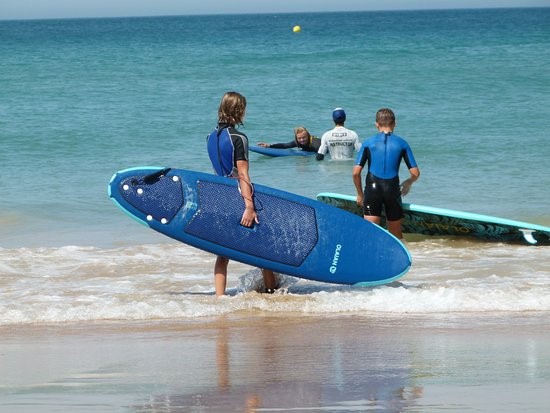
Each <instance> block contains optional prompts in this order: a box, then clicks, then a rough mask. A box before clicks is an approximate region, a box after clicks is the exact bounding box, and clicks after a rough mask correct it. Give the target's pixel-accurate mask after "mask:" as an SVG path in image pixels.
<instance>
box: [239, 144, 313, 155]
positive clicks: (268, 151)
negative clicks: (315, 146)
mask: <svg viewBox="0 0 550 413" xmlns="http://www.w3.org/2000/svg"><path fill="white" fill-rule="evenodd" d="M248 149H249V150H250V151H252V152H256V153H259V154H262V155H266V156H274V157H279V156H311V155H315V154H316V153H317V152H308V151H303V150H301V149H298V148H288V149H282V148H266V147H263V146H249V147H248Z"/></svg>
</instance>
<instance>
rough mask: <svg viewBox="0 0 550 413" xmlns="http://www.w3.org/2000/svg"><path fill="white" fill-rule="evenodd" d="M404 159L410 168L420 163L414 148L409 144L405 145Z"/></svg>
mask: <svg viewBox="0 0 550 413" xmlns="http://www.w3.org/2000/svg"><path fill="white" fill-rule="evenodd" d="M403 160H404V161H405V163H406V164H407V167H408V168H409V169H411V168H417V167H418V165H417V163H416V159H414V155H413V153H412V149H411V147H410V146H409V145H408V144H407V146H406V147H405V151H404V154H403Z"/></svg>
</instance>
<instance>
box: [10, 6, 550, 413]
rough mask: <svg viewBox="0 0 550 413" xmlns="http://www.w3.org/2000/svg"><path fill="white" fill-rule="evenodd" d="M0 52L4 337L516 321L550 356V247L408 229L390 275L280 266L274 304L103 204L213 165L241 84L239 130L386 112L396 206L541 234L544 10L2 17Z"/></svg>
mask: <svg viewBox="0 0 550 413" xmlns="http://www.w3.org/2000/svg"><path fill="white" fill-rule="evenodd" d="M295 25H300V26H301V28H302V30H301V32H299V33H294V32H293V30H292V28H293V26H295ZM0 56H1V58H0V168H1V175H0V189H1V195H0V200H1V202H0V328H2V329H4V330H3V331H6V330H5V329H8V331H9V329H12V328H19V327H22V326H27V327H28V326H50V325H53V326H59V325H61V326H63V325H75V324H76V325H79V326H82V325H84V326H86V325H88V324H90V325H92V324H93V325H97V324H100V325H101V324H102V323H112V322H116V323H122V324H124V323H132V322H136V321H137V322H144V323H158V322H159V321H178V322H180V321H182V320H183V321H184V322H189V323H201V322H205V323H206V322H207V321H208V320H211V319H212V318H216V317H220V316H223V317H229V318H231V317H242V316H243V314H244V315H251V316H257V317H262V316H265V315H266V314H267V315H269V316H274V317H278V316H279V314H281V313H284V314H285V316H288V317H291V318H295V317H298V318H299V317H305V318H309V317H330V318H332V319H337V318H338V317H348V316H352V317H358V318H360V319H365V320H375V322H376V323H381V324H383V323H385V321H384V320H395V319H399V320H406V321H410V322H411V323H421V324H422V323H424V324H428V325H430V326H431V327H432V328H434V329H437V328H443V327H445V328H448V327H449V326H450V325H451V326H453V325H454V326H457V325H458V326H470V325H479V324H480V323H481V324H482V325H484V326H487V328H489V329H491V328H494V327H495V326H498V327H499V328H505V327H506V326H508V325H509V326H510V328H513V327H514V326H516V325H518V326H519V325H529V326H534V327H533V328H534V329H537V330H538V331H540V332H543V333H544V332H545V333H544V334H546V335H545V336H544V335H543V337H542V338H541V339H540V340H535V341H532V342H531V344H533V343H535V345H534V346H532V347H530V349H531V351H530V353H529V360H524V361H525V363H526V364H529V363H531V364H529V365H530V366H532V365H533V364H532V363H535V364H536V365H537V366H539V367H540V366H542V365H543V364H544V363H546V362H547V361H548V360H549V359H550V357H549V356H548V354H546V353H544V352H542V350H541V348H540V347H537V345H536V344H540V343H542V342H543V341H544V340H546V338H548V337H549V331H550V325H549V324H548V314H549V312H550V248H548V247H531V246H518V245H506V244H501V243H483V242H476V241H471V240H459V239H443V238H442V239H439V238H429V237H428V238H422V239H410V240H408V244H407V245H408V247H409V249H410V251H411V255H412V257H413V267H412V269H411V270H410V272H409V273H408V274H407V276H406V277H404V278H403V279H402V280H400V282H398V283H394V284H392V285H388V286H381V287H377V288H370V289H368V288H354V287H347V286H334V285H325V284H320V283H314V282H308V281H304V280H298V279H290V278H289V279H285V281H284V287H285V289H284V292H285V293H284V294H278V295H275V296H272V297H268V299H266V298H265V297H264V296H263V295H260V294H257V293H255V292H254V291H253V290H254V289H255V284H256V283H257V282H258V279H259V276H258V273H257V271H256V270H255V269H253V268H250V267H248V266H245V265H243V264H238V263H232V264H231V266H230V276H229V279H228V287H229V295H230V297H227V299H226V298H224V299H221V300H217V299H216V298H215V297H213V295H212V292H213V279H212V278H213V277H212V269H213V262H214V261H213V257H212V256H211V255H210V254H208V253H205V252H202V251H199V250H196V249H193V248H191V247H188V246H185V245H183V244H179V243H177V242H175V241H173V240H170V239H168V238H166V237H164V236H162V235H160V234H156V233H154V232H153V231H151V230H149V229H147V228H145V227H144V226H141V225H138V224H137V223H136V222H134V221H133V220H131V219H129V218H128V217H127V216H126V215H125V214H123V213H122V212H121V211H120V210H119V209H118V208H117V207H116V206H115V205H114V204H113V203H112V202H111V201H110V200H109V198H108V196H107V184H108V182H109V179H110V178H111V176H112V174H113V173H114V172H115V171H117V170H120V169H125V168H128V167H134V166H143V165H158V166H171V167H178V168H183V169H192V170H198V171H203V172H211V167H210V163H209V161H208V157H207V154H206V149H205V138H206V135H207V134H208V133H209V132H210V130H211V129H212V128H213V127H214V126H215V123H216V120H217V106H218V104H219V101H220V98H221V96H222V95H223V93H224V92H226V91H228V90H237V91H239V92H241V93H243V94H244V95H245V96H246V97H247V100H248V110H247V117H246V119H245V125H244V129H243V130H244V132H245V133H246V134H247V135H248V137H249V139H250V142H251V143H256V142H258V141H268V142H281V141H289V140H291V139H292V130H293V128H294V127H295V126H298V125H305V126H306V127H307V128H309V130H310V131H311V132H312V133H313V134H316V135H321V134H322V133H323V132H324V131H325V130H328V129H330V128H332V121H331V112H332V109H333V108H334V107H337V106H339V107H343V108H344V109H345V110H346V112H347V119H348V120H347V122H346V126H347V127H349V128H351V129H354V130H355V131H357V133H358V134H359V136H360V138H361V140H363V139H366V138H367V137H369V136H371V135H372V134H374V133H375V128H374V115H375V112H376V110H377V109H379V108H381V107H391V108H392V109H393V110H394V111H395V113H396V115H397V129H396V133H398V134H400V135H401V136H403V137H405V138H406V139H407V140H408V141H409V143H410V144H411V146H412V148H413V150H414V152H415V156H416V159H417V161H418V163H419V166H420V169H421V172H422V174H421V177H420V180H419V181H418V182H417V183H416V184H415V185H414V186H413V188H412V191H411V193H410V194H409V195H408V196H407V197H406V198H405V201H406V202H410V203H416V204H421V205H430V206H434V207H441V208H449V209H456V210H461V211H468V212H474V213H481V214H486V215H493V216H498V217H503V218H509V219H514V220H521V221H527V222H531V223H536V224H541V225H545V226H550V191H549V188H550V173H549V172H550V170H549V165H550V163H549V159H550V145H549V144H548V137H549V133H550V116H549V108H550V76H549V71H548V68H549V67H550V8H540V9H491V10H445V11H406V12H397V11H394V12H354V13H347V12H346V13H303V14H263V15H223V16H221V15H218V16H192V17H191V16H180V17H154V18H153V17H151V18H111V19H68V20H27V21H0ZM306 158H307V159H306ZM250 159H251V166H250V175H251V178H252V180H253V181H254V182H256V183H260V184H263V185H267V186H272V187H275V188H278V189H282V190H285V191H289V192H294V193H298V194H301V195H304V196H308V197H315V195H316V194H317V193H319V192H339V193H343V194H353V192H354V187H353V183H352V179H351V169H352V166H353V162H347V161H344V162H336V161H330V160H329V159H327V160H325V161H322V162H317V161H316V160H315V159H313V158H309V157H294V158H277V159H275V158H267V157H264V156H261V155H258V154H254V153H251V154H250ZM403 172H406V171H403ZM404 176H406V175H404ZM358 259H360V257H359V258H358ZM358 265H359V264H358ZM544 337H546V338H544ZM0 361H1V360H0ZM504 364H505V363H504ZM504 364H503V366H504ZM507 366H508V367H505V366H504V367H502V368H503V369H505V368H509V369H510V370H506V371H505V372H504V373H505V374H510V375H512V376H514V377H515V380H516V381H517V382H521V383H525V382H535V383H546V384H547V383H549V382H550V372H549V370H548V364H547V363H546V368H542V367H540V368H538V369H534V370H533V369H532V370H529V375H528V374H527V372H525V375H524V373H523V372H524V370H522V369H518V370H514V367H513V366H510V365H507ZM512 370H513V371H512ZM525 371H527V370H525ZM502 372H503V371H502V370H497V371H496V372H495V374H497V375H498V374H500V373H502ZM2 389H4V390H2ZM6 389H7V390H6ZM2 391H4V392H5V393H4V394H9V392H10V388H9V386H8V387H4V388H3V387H2V386H0V394H2ZM535 393H536V391H535ZM163 411H165V410H163ZM182 411H184V410H182ZM201 411H202V410H201ZM424 411H429V408H426V410H424ZM432 411H434V410H432Z"/></svg>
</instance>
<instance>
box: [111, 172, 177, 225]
mask: <svg viewBox="0 0 550 413" xmlns="http://www.w3.org/2000/svg"><path fill="white" fill-rule="evenodd" d="M111 185H114V186H116V188H117V189H118V191H119V193H120V195H121V196H122V198H123V199H124V200H125V201H126V202H127V203H128V204H129V205H131V206H132V207H133V208H135V209H136V210H137V211H139V212H141V213H142V214H144V215H145V216H146V219H147V221H152V220H155V221H159V222H161V223H163V224H167V223H169V222H170V221H171V220H172V219H173V218H174V217H175V216H176V214H177V213H178V211H179V210H180V209H181V208H182V207H183V204H184V199H183V189H182V184H181V179H180V178H179V176H177V175H169V169H162V170H160V171H157V172H152V173H150V174H146V175H145V174H144V173H143V172H141V173H137V171H132V170H129V171H123V172H121V173H119V174H118V175H117V176H116V177H115V178H114V181H113V182H112V184H111ZM111 191H112V189H111Z"/></svg>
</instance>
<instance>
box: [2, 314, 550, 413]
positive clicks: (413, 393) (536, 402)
mask: <svg viewBox="0 0 550 413" xmlns="http://www.w3.org/2000/svg"><path fill="white" fill-rule="evenodd" d="M541 318H542V316H540V317H538V316H536V315H529V316H525V317H521V319H520V318H518V317H516V318H515V319H512V320H510V324H509V325H508V326H502V325H501V324H493V323H492V322H491V321H490V320H483V319H472V320H471V325H468V324H469V323H467V322H465V321H464V319H461V320H460V321H453V320H452V319H448V320H444V319H438V320H435V319H434V318H429V319H422V318H418V319H414V318H412V319H411V318H409V319H407V321H406V322H404V321H403V322H399V321H398V320H395V319H393V320H392V319H388V320H383V319H379V318H378V319H376V320H373V319H369V318H368V317H358V316H330V317H328V318H323V317H318V316H315V317H311V318H308V317H292V316H290V317H285V316H284V315H282V316H280V317H274V316H262V315H260V316H255V317H250V316H249V315H243V316H242V317H236V316H232V317H231V318H216V319H209V320H200V319H199V320H197V321H196V322H189V321H186V322H185V323H174V322H171V323H164V322H156V323H155V322H148V323H147V324H145V323H134V324H132V323H124V324H120V323H118V322H112V323H98V324H90V325H86V324H80V325H50V326H37V327H23V328H19V327H17V326H12V327H4V328H2V329H1V330H0V349H1V350H0V366H1V371H2V384H1V386H0V398H1V399H2V403H1V406H0V411H2V412H13V413H16V412H60V411H69V412H119V411H120V412H202V411H208V412H282V411H308V412H312V411H313V412H316V411H323V412H325V411H383V412H403V411H407V412H440V411H441V412H442V411H446V412H448V411H460V412H464V411H476V412H479V411H484V412H485V411H486V412H490V411H495V412H496V411H498V412H516V411H519V410H522V411H530V412H542V411H547V409H548V407H549V406H550V402H548V398H547V389H548V388H549V384H550V347H549V346H548V344H547V343H548V342H549V339H550V328H549V325H548V323H546V322H543V321H542V320H541Z"/></svg>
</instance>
